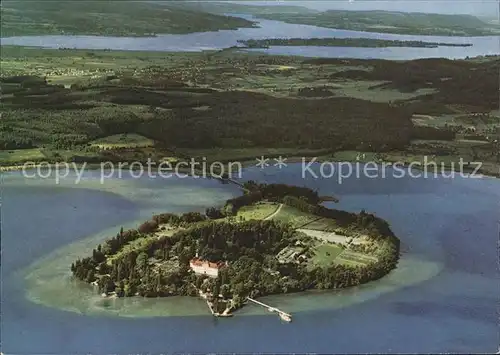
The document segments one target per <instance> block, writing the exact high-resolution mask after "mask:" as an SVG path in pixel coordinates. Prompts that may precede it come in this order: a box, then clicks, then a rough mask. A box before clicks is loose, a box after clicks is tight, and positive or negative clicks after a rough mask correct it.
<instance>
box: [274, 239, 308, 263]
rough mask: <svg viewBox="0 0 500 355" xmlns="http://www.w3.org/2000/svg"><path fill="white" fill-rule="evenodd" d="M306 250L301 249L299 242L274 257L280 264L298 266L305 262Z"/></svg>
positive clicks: (301, 245)
mask: <svg viewBox="0 0 500 355" xmlns="http://www.w3.org/2000/svg"><path fill="white" fill-rule="evenodd" d="M305 252H306V248H304V247H303V244H302V243H301V242H300V241H297V242H296V243H295V246H288V247H286V248H284V249H283V250H281V251H280V252H279V253H278V255H276V259H278V262H279V263H281V264H286V263H296V264H300V263H302V262H305V261H307V256H306V255H305Z"/></svg>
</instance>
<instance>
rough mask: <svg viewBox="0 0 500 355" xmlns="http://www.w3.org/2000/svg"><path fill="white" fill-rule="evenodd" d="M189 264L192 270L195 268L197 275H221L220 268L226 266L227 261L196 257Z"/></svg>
mask: <svg viewBox="0 0 500 355" xmlns="http://www.w3.org/2000/svg"><path fill="white" fill-rule="evenodd" d="M189 266H190V267H191V270H193V271H194V273H195V274H197V275H207V276H210V277H217V276H219V270H220V269H222V268H223V267H224V266H226V263H223V262H218V263H212V262H210V261H206V260H201V259H198V258H194V259H191V261H190V262H189Z"/></svg>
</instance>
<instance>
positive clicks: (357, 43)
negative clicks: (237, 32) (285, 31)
mask: <svg viewBox="0 0 500 355" xmlns="http://www.w3.org/2000/svg"><path fill="white" fill-rule="evenodd" d="M238 42H239V43H241V44H243V45H245V46H246V47H248V48H269V47H270V46H318V47H365V48H378V47H418V48H437V47H439V46H447V47H470V46H472V44H470V43H442V42H424V41H399V40H385V39H376V38H267V39H249V40H239V41H238Z"/></svg>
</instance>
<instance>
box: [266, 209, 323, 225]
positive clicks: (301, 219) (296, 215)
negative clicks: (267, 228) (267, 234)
mask: <svg viewBox="0 0 500 355" xmlns="http://www.w3.org/2000/svg"><path fill="white" fill-rule="evenodd" d="M317 218H318V217H317V216H314V215H312V214H308V213H305V212H302V211H299V210H298V209H296V208H294V207H290V206H287V205H283V207H282V208H281V210H280V212H279V213H278V214H277V215H276V216H274V217H273V220H275V221H283V222H286V223H290V224H292V225H293V226H295V227H296V228H299V227H301V226H303V225H304V224H306V223H309V222H311V221H314V220H315V219H317Z"/></svg>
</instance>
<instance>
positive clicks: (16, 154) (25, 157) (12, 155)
mask: <svg viewBox="0 0 500 355" xmlns="http://www.w3.org/2000/svg"><path fill="white" fill-rule="evenodd" d="M44 158H45V155H44V154H43V153H42V151H41V150H40V149H38V148H35V149H16V150H2V151H0V164H13V163H22V162H28V161H39V160H42V159H44Z"/></svg>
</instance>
